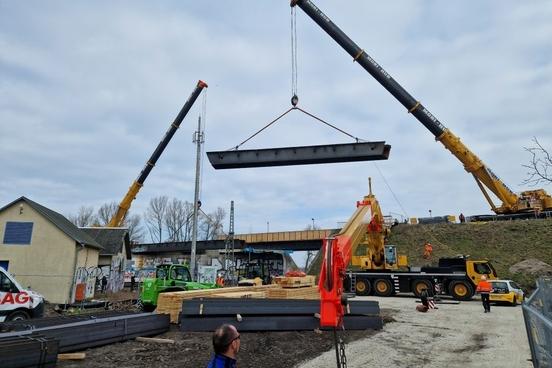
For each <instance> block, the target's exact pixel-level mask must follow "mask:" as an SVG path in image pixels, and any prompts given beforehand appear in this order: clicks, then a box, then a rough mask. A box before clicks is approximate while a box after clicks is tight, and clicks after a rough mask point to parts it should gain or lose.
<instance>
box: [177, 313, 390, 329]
mask: <svg viewBox="0 0 552 368" xmlns="http://www.w3.org/2000/svg"><path fill="white" fill-rule="evenodd" d="M224 323H231V324H233V325H234V326H236V328H237V329H238V331H240V332H245V331H312V330H315V329H317V328H320V320H319V319H318V318H316V317H314V316H303V315H295V316H293V315H292V316H285V315H284V316H282V315H280V316H242V319H241V321H240V322H238V321H237V320H236V316H235V315H233V316H214V317H184V316H182V315H181V318H180V331H185V332H193V331H196V332H199V331H208V332H212V331H214V330H215V329H216V328H217V327H219V326H220V325H222V324H224ZM343 324H344V326H345V329H346V330H367V329H372V330H380V329H382V327H383V321H382V318H381V317H379V316H378V317H375V316H358V315H355V316H345V318H344V322H343ZM322 329H326V328H322Z"/></svg>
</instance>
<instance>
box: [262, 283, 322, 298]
mask: <svg viewBox="0 0 552 368" xmlns="http://www.w3.org/2000/svg"><path fill="white" fill-rule="evenodd" d="M266 297H267V298H268V299H320V292H319V291H318V286H307V287H303V288H292V289H284V288H274V289H269V290H267V291H266Z"/></svg>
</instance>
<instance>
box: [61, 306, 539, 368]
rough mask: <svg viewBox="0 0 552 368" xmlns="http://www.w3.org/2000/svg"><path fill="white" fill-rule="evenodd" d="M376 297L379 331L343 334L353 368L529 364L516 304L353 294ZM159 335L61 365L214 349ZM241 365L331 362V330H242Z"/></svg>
mask: <svg viewBox="0 0 552 368" xmlns="http://www.w3.org/2000/svg"><path fill="white" fill-rule="evenodd" d="M364 298H368V299H369V300H377V301H379V303H380V308H382V312H383V314H384V316H385V317H384V321H385V325H384V328H383V330H381V331H347V332H346V334H345V338H346V342H347V348H346V352H347V360H348V367H350V368H357V367H358V368H361V367H362V368H365V367H371V366H374V367H399V368H401V367H409V368H410V367H424V368H431V367H439V368H442V367H444V366H446V367H447V368H456V367H458V368H460V367H506V368H508V367H512V368H530V367H532V364H531V363H530V361H529V359H530V358H531V353H530V350H529V345H528V343H527V336H526V332H525V326H524V323H523V316H522V312H521V307H520V306H517V307H510V306H495V305H493V306H492V313H490V314H485V313H483V308H482V307H481V303H480V301H479V300H473V301H470V302H462V303H460V304H439V305H438V307H439V309H438V310H432V311H430V312H428V313H419V312H416V311H415V306H416V301H415V299H414V298H412V297H410V296H408V297H406V296H404V297H393V298H377V297H358V299H364ZM158 337H162V338H169V339H174V340H175V344H174V345H168V344H155V343H142V342H137V341H127V342H124V343H118V344H111V345H107V346H103V347H98V348H94V349H88V350H86V359H85V360H82V361H73V362H71V361H63V362H59V363H58V367H75V368H81V367H82V368H84V367H93V368H99V367H118V368H127V367H128V368H130V367H132V368H136V367H164V368H165V367H205V366H206V364H207V362H208V360H209V359H210V356H211V354H212V353H211V352H212V346H211V334H210V333H181V332H180V331H179V330H178V328H177V326H174V325H173V326H171V330H170V331H168V332H167V333H165V334H162V335H160V336H158ZM241 346H242V348H241V352H240V354H239V360H238V362H239V367H240V368H247V367H251V368H253V367H266V368H276V367H278V368H279V367H296V368H315V367H316V368H320V367H322V368H323V367H332V368H333V367H335V364H336V363H335V350H334V345H333V334H331V333H329V332H322V333H317V332H314V331H304V332H261V333H246V332H244V333H241Z"/></svg>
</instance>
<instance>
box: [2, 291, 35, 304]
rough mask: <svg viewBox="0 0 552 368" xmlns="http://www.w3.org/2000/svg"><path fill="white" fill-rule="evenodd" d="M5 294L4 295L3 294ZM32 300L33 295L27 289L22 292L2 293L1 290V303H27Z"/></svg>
mask: <svg viewBox="0 0 552 368" xmlns="http://www.w3.org/2000/svg"><path fill="white" fill-rule="evenodd" d="M2 294H4V295H2ZM30 301H31V297H30V296H29V294H27V292H26V291H22V292H20V293H1V292H0V305H5V304H27V303H28V302H30Z"/></svg>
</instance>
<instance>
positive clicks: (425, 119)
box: [291, 0, 552, 214]
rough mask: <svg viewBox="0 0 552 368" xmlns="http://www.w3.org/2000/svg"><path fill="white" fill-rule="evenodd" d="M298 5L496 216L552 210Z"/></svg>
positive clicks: (302, 0)
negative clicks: (472, 184) (470, 180)
mask: <svg viewBox="0 0 552 368" xmlns="http://www.w3.org/2000/svg"><path fill="white" fill-rule="evenodd" d="M295 5H297V6H299V7H300V8H301V9H302V10H303V11H304V12H305V13H306V14H307V15H308V16H309V17H310V18H311V19H312V20H314V21H315V22H316V24H318V25H319V26H320V27H321V28H322V29H323V30H324V31H325V32H326V33H327V34H328V35H329V36H330V37H331V38H333V39H334V41H336V42H337V43H338V44H339V45H340V46H341V47H342V48H343V49H344V50H345V51H346V52H347V53H348V54H349V55H350V56H351V57H352V58H353V61H354V62H356V63H358V64H359V65H360V66H362V67H363V68H364V69H365V70H366V71H367V72H368V73H370V75H371V76H372V77H374V79H376V80H377V81H378V82H379V83H380V84H381V85H382V86H383V87H384V88H385V89H386V90H387V91H388V92H389V93H391V94H392V95H393V97H395V98H396V99H397V100H398V101H399V102H400V103H401V104H402V105H403V106H404V107H405V108H406V110H407V111H408V113H410V114H412V115H414V117H415V118H416V119H417V120H418V121H419V122H420V123H422V124H423V125H424V126H425V127H426V128H427V129H428V130H429V131H430V132H431V133H432V134H433V135H434V136H435V139H436V140H437V141H439V142H441V143H442V144H443V145H444V146H445V148H446V149H448V150H449V151H450V152H451V153H452V154H453V155H454V156H455V157H456V158H457V159H458V160H460V162H462V164H463V165H464V169H465V170H466V171H467V172H469V173H471V174H472V175H473V177H474V178H475V181H476V182H477V185H478V186H479V188H480V189H481V191H482V192H483V195H484V196H485V198H486V199H487V201H488V202H489V204H490V206H491V208H492V210H493V211H494V212H495V213H497V214H507V213H517V212H528V211H533V210H543V209H552V197H551V196H550V195H548V194H547V193H546V192H545V191H544V190H542V189H538V190H532V191H526V192H522V193H521V197H519V196H518V195H516V194H515V193H514V192H512V191H511V190H510V189H509V188H508V186H507V185H506V184H505V183H504V182H502V180H500V179H499V178H498V176H496V175H495V174H494V173H493V172H492V171H491V170H490V169H489V168H488V167H487V166H486V165H485V164H484V163H483V162H482V161H481V160H480V159H479V158H478V157H477V156H476V155H475V154H474V153H473V152H471V151H470V150H469V149H468V148H467V147H466V146H465V145H464V144H463V143H462V142H461V141H460V139H459V138H458V137H456V136H455V135H454V134H453V133H452V132H451V131H450V130H448V129H447V128H446V127H445V126H444V125H443V124H441V122H440V121H439V120H438V119H437V118H436V117H435V116H434V115H433V114H432V113H431V112H430V111H429V110H428V109H427V108H426V107H425V106H423V105H422V104H421V103H420V101H418V100H416V99H415V98H414V97H412V96H411V95H410V94H409V93H408V92H407V91H406V90H405V89H404V88H403V87H402V86H401V85H400V84H399V83H398V82H397V81H396V80H394V79H393V77H391V75H390V74H389V73H388V72H387V71H385V69H383V67H382V66H381V65H379V64H378V63H377V62H376V61H375V60H374V59H373V58H372V57H370V55H368V54H367V53H366V51H364V50H363V49H361V48H360V47H359V46H358V45H357V44H355V43H354V42H353V40H351V39H350V38H349V37H348V36H347V35H346V34H345V33H344V32H343V31H342V30H341V29H340V28H339V27H338V26H337V25H335V24H334V23H333V22H332V21H331V20H330V18H328V16H326V15H325V14H324V13H323V12H322V11H321V10H320V9H318V7H317V6H316V5H314V4H313V2H312V1H310V0H291V6H295ZM488 191H491V192H492V193H493V194H494V195H495V196H496V197H497V198H498V199H499V200H501V201H502V204H501V205H500V206H496V205H495V204H494V203H493V201H492V199H491V198H490V196H489V194H488Z"/></svg>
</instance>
